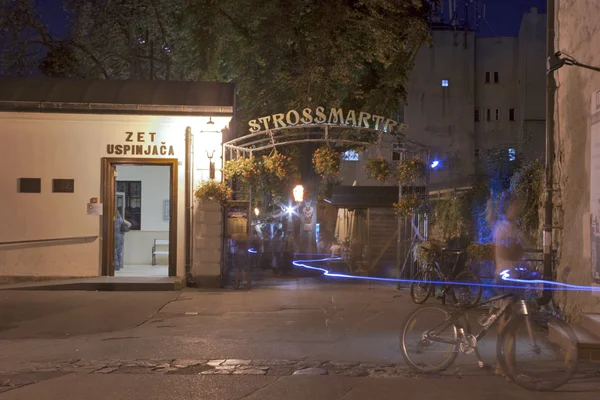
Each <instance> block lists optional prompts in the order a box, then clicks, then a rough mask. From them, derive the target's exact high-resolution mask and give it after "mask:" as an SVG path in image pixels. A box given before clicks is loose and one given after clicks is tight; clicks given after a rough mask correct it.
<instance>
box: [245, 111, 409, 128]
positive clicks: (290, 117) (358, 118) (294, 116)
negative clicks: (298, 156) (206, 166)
mask: <svg viewBox="0 0 600 400" xmlns="http://www.w3.org/2000/svg"><path fill="white" fill-rule="evenodd" d="M307 124H335V125H347V126H353V127H358V128H367V129H375V130H381V131H384V132H394V131H400V132H404V131H406V129H407V128H408V125H406V124H398V122H397V121H394V120H393V119H390V118H386V117H383V116H381V115H376V114H370V113H367V112H364V111H359V112H357V111H355V110H349V111H348V112H346V113H344V111H343V110H342V109H341V108H331V109H329V112H328V113H326V112H325V107H317V108H315V109H314V110H313V109H311V108H305V109H303V110H302V112H301V113H300V112H298V111H296V110H290V111H288V112H287V113H285V114H283V113H281V114H273V115H268V116H266V117H261V118H257V119H253V120H250V121H248V125H249V126H250V132H251V133H255V132H260V131H263V130H264V131H266V130H269V129H276V128H285V127H287V126H296V125H307Z"/></svg>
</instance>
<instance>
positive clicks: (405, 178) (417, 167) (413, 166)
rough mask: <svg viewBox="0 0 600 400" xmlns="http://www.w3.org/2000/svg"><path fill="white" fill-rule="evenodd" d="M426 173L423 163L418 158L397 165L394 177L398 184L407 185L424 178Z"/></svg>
mask: <svg viewBox="0 0 600 400" xmlns="http://www.w3.org/2000/svg"><path fill="white" fill-rule="evenodd" d="M426 171H427V168H426V166H425V163H424V162H423V161H421V160H420V159H419V158H418V157H413V158H411V159H409V160H404V161H401V162H399V163H398V166H397V168H396V175H397V178H398V181H399V182H400V183H402V184H403V185H409V184H412V183H414V182H415V181H417V180H418V179H422V178H423V177H425V173H426Z"/></svg>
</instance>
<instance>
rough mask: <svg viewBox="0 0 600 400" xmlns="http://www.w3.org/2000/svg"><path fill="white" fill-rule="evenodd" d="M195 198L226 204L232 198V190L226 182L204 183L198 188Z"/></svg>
mask: <svg viewBox="0 0 600 400" xmlns="http://www.w3.org/2000/svg"><path fill="white" fill-rule="evenodd" d="M194 196H195V197H196V199H198V200H204V201H207V200H208V201H218V202H219V203H224V202H225V201H227V199H229V198H230V197H231V189H230V188H229V187H228V186H227V184H225V182H217V181H212V180H211V181H204V182H202V183H201V184H200V186H198V188H197V189H196V192H195V193H194Z"/></svg>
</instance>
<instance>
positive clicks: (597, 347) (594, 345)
mask: <svg viewBox="0 0 600 400" xmlns="http://www.w3.org/2000/svg"><path fill="white" fill-rule="evenodd" d="M570 326H571V329H573V332H574V333H575V336H576V337H577V348H578V350H579V359H580V360H585V361H600V336H596V335H594V334H593V333H592V332H590V331H588V330H587V329H585V328H584V327H583V326H582V325H581V324H580V323H579V324H571V325H570ZM548 335H549V339H550V341H551V342H553V343H556V344H559V345H560V346H562V347H566V346H567V345H568V344H569V341H570V338H569V337H568V335H567V334H566V333H565V332H564V331H563V330H562V329H561V328H559V327H558V326H556V325H554V324H552V323H550V324H549V333H548ZM572 344H573V343H571V345H572Z"/></svg>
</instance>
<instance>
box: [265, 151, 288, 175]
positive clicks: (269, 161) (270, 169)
mask: <svg viewBox="0 0 600 400" xmlns="http://www.w3.org/2000/svg"><path fill="white" fill-rule="evenodd" d="M290 163H291V159H290V158H289V157H288V156H285V155H283V154H280V153H278V152H277V151H275V152H273V153H272V154H271V155H268V156H263V168H264V171H265V172H266V173H267V174H270V175H272V176H274V177H276V178H277V179H279V180H283V179H285V177H286V176H287V171H286V170H287V168H288V166H289V164H290Z"/></svg>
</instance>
